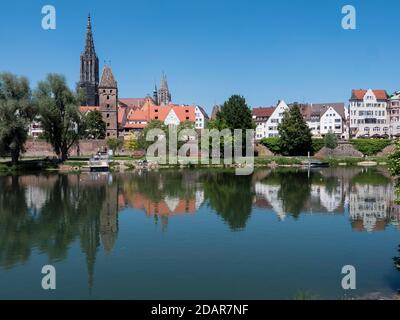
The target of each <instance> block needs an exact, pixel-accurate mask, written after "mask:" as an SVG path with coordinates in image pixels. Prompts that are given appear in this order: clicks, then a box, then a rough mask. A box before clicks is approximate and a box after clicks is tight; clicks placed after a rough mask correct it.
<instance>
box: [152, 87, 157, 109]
mask: <svg viewBox="0 0 400 320" xmlns="http://www.w3.org/2000/svg"><path fill="white" fill-rule="evenodd" d="M153 100H154V104H155V105H158V90H157V85H154V91H153Z"/></svg>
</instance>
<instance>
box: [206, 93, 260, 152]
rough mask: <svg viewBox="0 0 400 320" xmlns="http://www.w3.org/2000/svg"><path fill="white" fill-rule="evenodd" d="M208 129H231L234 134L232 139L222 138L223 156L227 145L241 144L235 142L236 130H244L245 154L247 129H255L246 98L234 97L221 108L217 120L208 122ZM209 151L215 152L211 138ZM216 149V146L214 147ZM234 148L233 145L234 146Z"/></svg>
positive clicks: (243, 148) (221, 148)
mask: <svg viewBox="0 0 400 320" xmlns="http://www.w3.org/2000/svg"><path fill="white" fill-rule="evenodd" d="M207 128H208V129H210V130H212V129H216V130H219V131H221V130H224V129H229V130H230V131H231V134H232V138H231V139H227V140H225V138H224V137H221V138H220V142H219V145H220V153H221V156H223V150H224V145H225V143H228V144H235V143H240V141H235V139H234V130H235V129H239V130H244V131H242V141H241V142H242V152H243V153H244V152H245V150H246V131H245V130H247V129H254V128H255V123H254V122H253V117H252V113H251V109H250V108H249V106H248V105H247V103H246V100H245V98H244V97H242V96H240V95H233V96H231V97H230V98H229V99H228V100H227V101H225V102H224V104H223V105H222V107H221V110H220V111H219V112H218V113H217V115H216V118H215V119H213V120H211V121H209V122H208V126H207ZM204 139H205V138H203V139H202V140H203V144H207V141H204ZM208 144H209V151H210V153H211V152H212V150H213V145H212V139H211V138H209V141H208ZM214 147H215V145H214ZM232 147H233V145H232Z"/></svg>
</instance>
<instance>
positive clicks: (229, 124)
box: [215, 95, 255, 130]
mask: <svg viewBox="0 0 400 320" xmlns="http://www.w3.org/2000/svg"><path fill="white" fill-rule="evenodd" d="M215 122H216V124H217V126H218V127H219V129H220V130H221V129H225V128H228V129H231V130H234V129H242V130H246V129H254V128H255V124H254V122H253V117H252V114H251V110H250V108H249V106H248V105H247V103H246V100H245V98H244V97H242V96H239V95H233V96H231V97H230V98H229V99H228V100H227V101H226V102H225V103H224V104H223V105H222V108H221V111H220V112H218V113H217V118H216V121H215Z"/></svg>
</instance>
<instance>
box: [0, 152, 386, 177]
mask: <svg viewBox="0 0 400 320" xmlns="http://www.w3.org/2000/svg"><path fill="white" fill-rule="evenodd" d="M140 160H144V157H129V156H115V157H113V162H112V164H111V170H114V169H115V170H119V169H118V168H119V167H123V168H124V170H131V169H134V168H135V167H136V165H137V162H138V161H140ZM175 160H177V159H175ZM192 160H193V159H192ZM318 160H319V161H321V162H324V163H328V164H329V166H330V167H337V166H357V165H360V164H363V163H365V162H366V161H368V162H369V164H370V165H386V164H387V162H388V158H387V157H368V158H354V157H326V158H320V159H318ZM88 161H89V158H88V157H72V158H70V159H68V160H67V161H65V162H64V163H62V164H60V163H58V162H57V161H56V160H50V159H48V158H30V159H27V158H25V159H22V160H21V161H20V162H19V163H18V164H17V165H11V162H10V161H7V160H3V161H2V162H0V173H3V174H4V173H5V174H10V173H21V172H35V171H57V170H61V171H81V170H82V169H83V167H84V166H86V165H87V163H88ZM307 161H308V158H307V157H283V156H268V157H255V158H254V166H255V167H258V168H262V167H300V166H302V165H304V163H306V162H307ZM194 162H195V161H194ZM234 163H235V162H233V164H232V165H229V164H228V165H227V164H224V160H223V159H221V160H220V162H219V164H215V163H214V164H211V161H210V164H201V163H182V162H179V161H174V162H173V163H172V164H161V165H159V166H158V167H159V168H182V167H189V168H221V167H225V166H227V167H229V166H234V165H235V164H234Z"/></svg>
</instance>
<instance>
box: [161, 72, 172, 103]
mask: <svg viewBox="0 0 400 320" xmlns="http://www.w3.org/2000/svg"><path fill="white" fill-rule="evenodd" d="M170 102H171V93H170V92H169V88H168V81H167V76H166V75H165V73H164V72H163V73H162V76H161V83H160V89H159V90H158V104H159V105H167V104H169V103H170Z"/></svg>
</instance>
